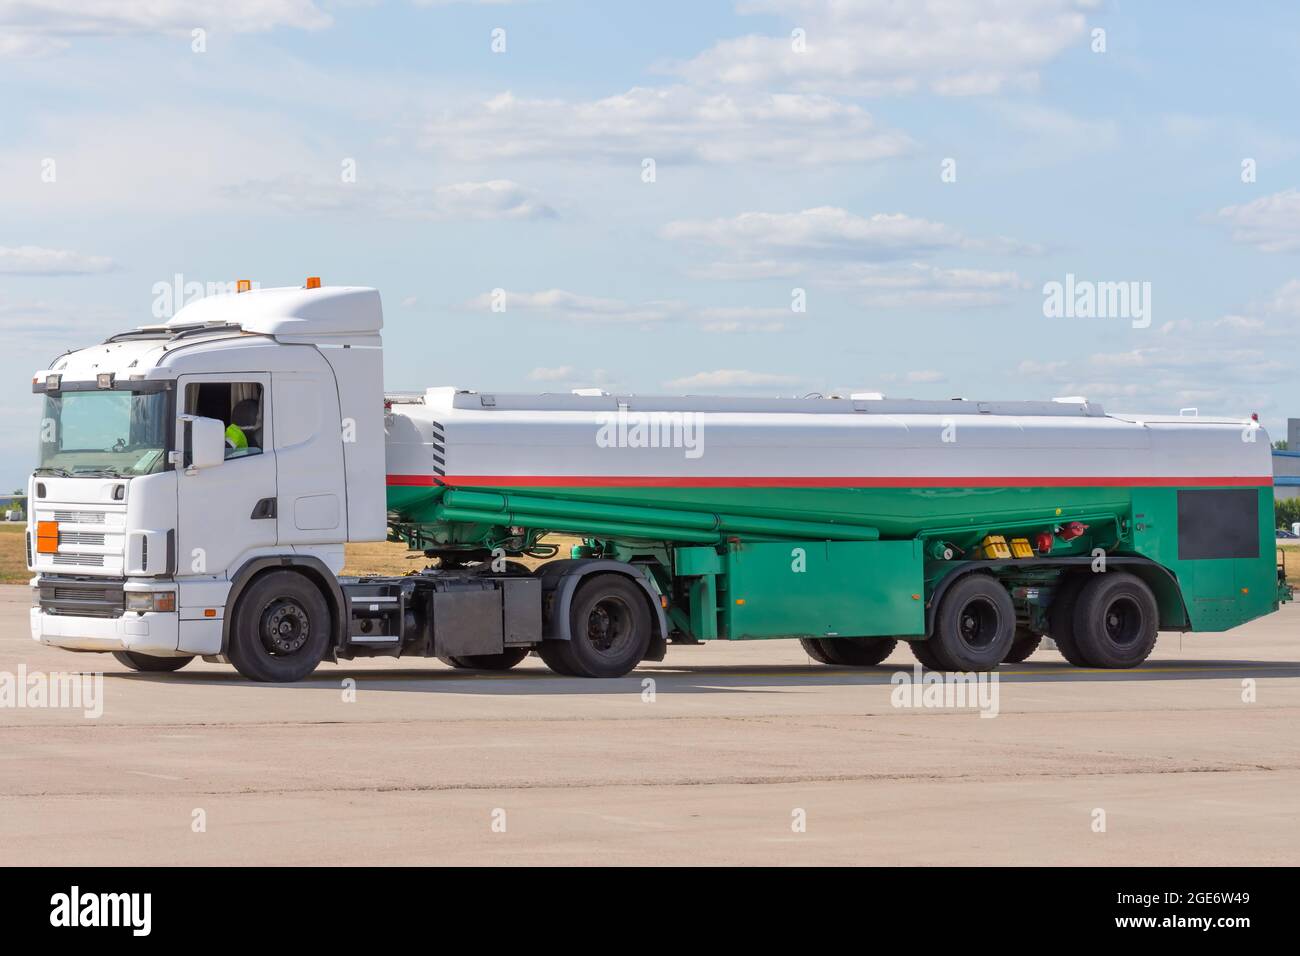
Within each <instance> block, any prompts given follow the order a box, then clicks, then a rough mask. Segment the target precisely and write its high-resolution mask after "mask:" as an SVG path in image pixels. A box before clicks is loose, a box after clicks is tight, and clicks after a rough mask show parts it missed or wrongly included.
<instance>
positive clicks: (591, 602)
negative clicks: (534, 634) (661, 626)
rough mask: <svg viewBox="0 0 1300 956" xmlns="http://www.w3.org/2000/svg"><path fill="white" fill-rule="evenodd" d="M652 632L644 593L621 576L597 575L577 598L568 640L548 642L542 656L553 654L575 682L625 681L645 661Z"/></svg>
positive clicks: (582, 588) (589, 580)
mask: <svg viewBox="0 0 1300 956" xmlns="http://www.w3.org/2000/svg"><path fill="white" fill-rule="evenodd" d="M650 631H651V621H650V608H649V606H648V605H647V604H646V599H645V595H644V594H643V593H642V592H641V589H640V588H638V587H637V586H636V585H635V584H633V583H632V582H631V581H629V580H628V579H627V578H625V577H623V576H621V575H618V574H596V575H592V576H591V577H590V578H588V579H587V580H586V581H584V582H583V583H582V584H581V585H579V587H578V592H577V593H576V594H575V595H574V596H573V604H572V605H571V607H570V609H569V640H567V641H548V642H545V643H544V644H543V648H542V650H543V654H542V657H543V660H545V659H546V657H547V654H554V655H555V656H556V658H557V660H558V661H559V662H560V663H561V664H562V665H563V666H564V667H565V668H566V669H568V670H569V671H571V672H572V674H573V675H574V676H576V677H622V676H623V675H624V674H626V673H628V672H629V671H631V670H632V669H633V668H634V667H636V666H637V665H638V664H640V663H641V661H642V660H644V659H645V655H646V650H647V649H648V648H649V646H650ZM546 644H553V645H554V647H550V648H547V647H546ZM548 663H549V661H548ZM555 669H556V668H554V667H552V670H555ZM560 673H563V671H560Z"/></svg>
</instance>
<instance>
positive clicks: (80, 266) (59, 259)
mask: <svg viewBox="0 0 1300 956" xmlns="http://www.w3.org/2000/svg"><path fill="white" fill-rule="evenodd" d="M113 268H114V265H113V260H112V259H110V258H108V257H107V256H87V255H82V254H81V253H78V252H72V251H71V250H68V249H46V248H44V247H43V246H0V274H3V275H16V276H76V275H89V274H91V273H97V272H110V271H112V269H113Z"/></svg>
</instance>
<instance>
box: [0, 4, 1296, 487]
mask: <svg viewBox="0 0 1300 956" xmlns="http://www.w3.org/2000/svg"><path fill="white" fill-rule="evenodd" d="M1298 79H1300V6H1297V5H1295V4H1291V3H1285V2H1280V0H1278V2H1264V3H1258V4H1249V5H1225V4H1216V3H1208V2H1205V3H1198V2H1188V3H1173V2H1164V3H1161V2H1144V3H1136V2H1114V0H1112V2H1101V0H1097V2H1083V0H998V2H958V0H911V2H902V0H859V2H854V3H849V2H815V0H743V2H738V3H727V2H708V0H694V2H672V0H665V2H656V3H624V2H604V3H598V2H589V3H578V2H563V0H531V2H517V3H511V2H492V3H488V2H483V3H475V2H469V0H461V2H456V0H372V2H365V0H340V2H330V0H228V2H225V3H220V4H217V3H198V2H190V0H113V2H99V0H19V2H13V0H0V93H2V94H3V95H0V331H3V335H4V348H3V349H0V410H2V411H3V415H2V416H0V462H2V463H3V471H0V482H8V486H7V488H6V489H4V490H8V488H13V487H18V486H20V485H21V484H23V482H24V480H25V476H26V474H27V472H28V471H29V470H30V468H31V467H32V466H33V463H34V459H35V452H36V437H37V421H38V418H39V402H38V401H37V400H36V398H35V397H34V396H32V395H31V393H30V380H31V373H32V372H33V371H35V370H37V369H43V368H46V367H47V366H48V364H49V363H50V361H51V360H52V358H53V357H54V356H56V355H58V354H60V353H61V352H63V351H65V350H66V349H69V348H76V347H81V346H85V345H90V344H94V343H95V342H98V341H101V340H102V339H103V338H105V337H106V336H108V335H110V334H112V333H113V332H116V331H120V330H122V329H125V328H130V327H133V326H136V325H142V324H148V323H152V322H157V321H159V320H160V319H163V318H166V317H167V315H169V314H170V312H171V311H172V310H173V309H174V308H175V307H176V306H177V305H178V300H179V301H181V302H183V301H184V299H185V298H186V293H185V291H184V289H185V286H186V285H187V284H189V285H190V287H191V290H193V289H194V288H201V289H205V290H206V289H208V288H210V287H211V288H219V287H220V286H219V284H223V283H230V282H233V281H234V280H236V279H240V278H248V279H251V280H253V281H255V282H257V283H258V284H259V285H261V286H279V285H301V284H302V282H303V280H304V278H305V277H307V276H309V275H318V276H321V277H322V278H323V280H324V282H325V283H326V284H352V285H369V286H375V287H377V288H378V289H379V290H380V292H381V294H382V296H383V302H384V310H385V332H384V339H385V343H386V349H385V385H386V386H387V387H388V388H389V389H392V390H409V389H418V388H424V387H427V386H433V385H455V386H459V387H462V388H475V389H480V390H484V391H509V390H518V391H556V390H565V389H569V388H573V387H579V386H599V387H602V388H605V389H608V390H611V391H631V392H637V393H641V394H664V393H669V394H681V393H697V394H700V393H719V394H753V395H804V394H808V393H821V394H827V395H829V394H848V393H850V392H854V391H875V392H883V393H885V394H886V395H888V396H890V397H917V398H952V397H956V396H962V397H967V398H986V399H1022V398H1023V399H1031V398H1038V399H1041V398H1051V397H1054V396H1062V395H1084V396H1086V397H1088V398H1089V399H1090V400H1092V401H1096V402H1099V403H1100V404H1101V405H1103V406H1104V407H1105V408H1106V409H1108V410H1111V411H1123V412H1137V413H1143V414H1156V413H1175V414H1176V413H1178V412H1179V410H1180V409H1184V408H1196V409H1198V410H1199V413H1200V414H1205V415H1209V414H1215V415H1233V416H1242V417H1243V418H1244V417H1248V416H1249V415H1250V414H1252V413H1258V414H1259V416H1260V418H1261V420H1262V421H1263V422H1264V424H1265V425H1266V427H1268V429H1269V431H1270V432H1271V433H1272V437H1274V438H1276V437H1284V435H1285V429H1284V422H1285V419H1286V418H1287V417H1288V416H1300V386H1298V385H1297V376H1296V373H1295V351H1296V350H1295V342H1296V336H1295V330H1296V327H1297V324H1300V123H1298V119H1297V118H1298V117H1300V110H1297V106H1296V90H1297V87H1298V86H1300V84H1298V83H1297V80H1298ZM1094 292H1096V293H1097V294H1096V295H1095V296H1094V295H1093V293H1094ZM1066 300H1068V302H1067V301H1066Z"/></svg>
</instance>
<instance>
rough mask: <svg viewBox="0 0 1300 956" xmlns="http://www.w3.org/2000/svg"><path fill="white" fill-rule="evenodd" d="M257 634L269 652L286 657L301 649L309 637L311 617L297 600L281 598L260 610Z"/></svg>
mask: <svg viewBox="0 0 1300 956" xmlns="http://www.w3.org/2000/svg"><path fill="white" fill-rule="evenodd" d="M258 635H259V636H260V637H261V639H262V646H263V647H265V648H266V649H267V650H268V651H269V652H270V653H271V654H273V655H275V656H276V657H288V656H289V655H291V654H296V653H297V652H298V651H300V650H302V648H303V646H304V645H305V644H306V643H307V639H308V638H309V637H311V618H310V617H308V615H307V611H306V610H305V609H304V608H303V606H302V605H301V604H299V603H298V602H297V601H294V600H292V599H289V598H281V599H280V600H277V601H273V602H272V603H271V604H270V605H268V606H267V608H266V610H265V611H263V612H262V621H261V626H260V627H259V628H258Z"/></svg>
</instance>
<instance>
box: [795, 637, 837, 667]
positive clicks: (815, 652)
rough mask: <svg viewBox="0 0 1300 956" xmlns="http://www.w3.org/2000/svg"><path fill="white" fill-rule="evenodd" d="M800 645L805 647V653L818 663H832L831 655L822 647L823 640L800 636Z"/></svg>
mask: <svg viewBox="0 0 1300 956" xmlns="http://www.w3.org/2000/svg"><path fill="white" fill-rule="evenodd" d="M799 646H800V647H802V648H803V650H804V653H805V654H807V655H808V656H809V657H811V658H812V659H813V660H815V661H816V662H817V663H818V664H829V663H831V659H830V657H829V656H828V655H827V654H826V651H825V650H823V649H822V642H821V641H819V640H818V639H817V638H815V637H801V638H799Z"/></svg>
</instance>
